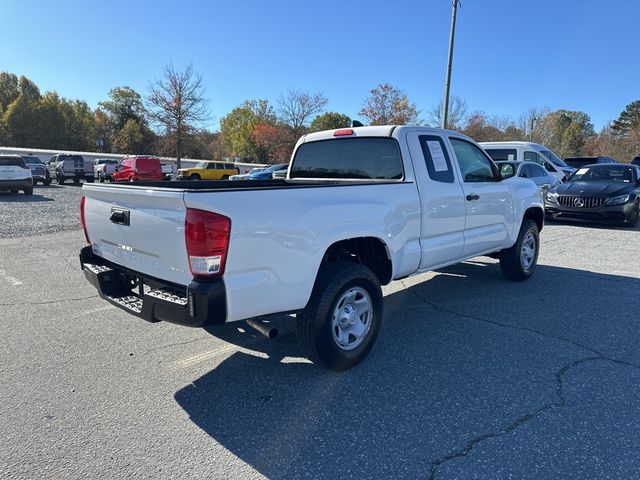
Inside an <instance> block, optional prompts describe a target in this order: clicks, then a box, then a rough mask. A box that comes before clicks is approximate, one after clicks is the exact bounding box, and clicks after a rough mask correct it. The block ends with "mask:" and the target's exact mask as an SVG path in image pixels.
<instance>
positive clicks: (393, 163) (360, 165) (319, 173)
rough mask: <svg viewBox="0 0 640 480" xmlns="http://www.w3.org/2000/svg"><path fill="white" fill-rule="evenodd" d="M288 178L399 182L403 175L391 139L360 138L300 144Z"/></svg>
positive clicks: (396, 145)
mask: <svg viewBox="0 0 640 480" xmlns="http://www.w3.org/2000/svg"><path fill="white" fill-rule="evenodd" d="M289 177H290V178H336V179H363V180H402V179H403V178H404V173H403V170H402V158H401V156H400V147H399V146H398V142H397V141H396V140H395V139H394V138H389V137H359V138H341V139H330V140H319V141H316V142H309V143H303V144H302V145H300V146H299V147H298V150H297V151H296V154H295V157H294V159H293V163H292V167H291V172H290V174H289Z"/></svg>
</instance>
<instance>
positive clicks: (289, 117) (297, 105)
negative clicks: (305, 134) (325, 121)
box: [278, 88, 329, 132]
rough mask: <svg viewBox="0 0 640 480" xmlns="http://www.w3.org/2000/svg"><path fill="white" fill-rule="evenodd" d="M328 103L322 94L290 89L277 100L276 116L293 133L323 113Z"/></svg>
mask: <svg viewBox="0 0 640 480" xmlns="http://www.w3.org/2000/svg"><path fill="white" fill-rule="evenodd" d="M327 103H329V100H327V97H325V96H324V95H323V94H322V93H313V94H312V93H308V92H302V91H300V90H296V89H295V88H290V89H289V90H287V92H286V93H285V94H284V95H281V96H280V99H279V100H278V114H279V116H280V120H281V121H282V122H283V123H286V124H287V125H289V126H290V127H291V128H293V129H294V131H296V132H298V131H300V130H301V129H302V127H306V126H308V124H309V123H310V121H311V118H312V117H315V116H316V115H318V114H319V113H322V112H323V111H324V108H325V107H326V106H327Z"/></svg>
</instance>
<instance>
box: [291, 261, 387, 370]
mask: <svg viewBox="0 0 640 480" xmlns="http://www.w3.org/2000/svg"><path fill="white" fill-rule="evenodd" d="M382 314H383V307H382V289H381V288H380V282H379V280H378V278H377V277H376V275H375V274H374V273H373V272H372V271H371V270H370V269H368V268H367V267H365V266H364V265H361V264H359V263H354V262H344V261H339V262H333V263H329V264H328V265H325V266H323V267H321V269H320V272H319V273H318V278H317V279H316V284H315V286H314V288H313V292H312V294H311V299H310V300H309V304H308V305H307V307H306V308H305V311H304V313H302V314H301V315H299V316H298V319H297V330H298V332H297V334H298V343H299V344H300V347H301V348H302V351H303V353H304V355H305V356H306V357H307V358H309V359H310V360H311V361H312V362H314V363H316V364H318V365H322V366H324V367H326V368H329V369H331V370H336V371H343V370H348V369H350V368H352V367H354V366H355V365H357V364H358V363H360V362H361V361H362V360H363V359H364V358H365V357H366V356H367V354H368V353H369V351H370V350H371V347H373V344H374V342H375V340H376V338H377V336H378V332H379V331H380V326H381V325H382Z"/></svg>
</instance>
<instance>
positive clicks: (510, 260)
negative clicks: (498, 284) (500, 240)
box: [500, 218, 540, 282]
mask: <svg viewBox="0 0 640 480" xmlns="http://www.w3.org/2000/svg"><path fill="white" fill-rule="evenodd" d="M539 252H540V235H539V233H538V225H537V224H536V222H534V221H533V220H531V219H529V218H525V219H524V220H523V222H522V225H521V226H520V233H519V234H518V239H517V240H516V243H515V245H513V247H511V248H509V249H507V250H503V251H502V252H500V269H501V270H502V274H503V275H504V276H505V277H507V278H508V279H509V280H513V281H516V282H521V281H523V280H527V279H528V278H529V277H530V276H531V275H532V274H533V272H534V271H535V269H536V265H537V264H538V253H539Z"/></svg>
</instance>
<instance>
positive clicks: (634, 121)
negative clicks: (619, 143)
mask: <svg viewBox="0 0 640 480" xmlns="http://www.w3.org/2000/svg"><path fill="white" fill-rule="evenodd" d="M611 130H612V131H613V133H614V134H618V135H627V134H629V133H630V132H632V131H637V132H640V100H636V101H635V102H631V103H630V104H629V105H627V106H626V108H625V109H624V110H623V111H622V113H621V114H620V116H619V117H618V119H617V120H614V122H613V124H612V125H611Z"/></svg>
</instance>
